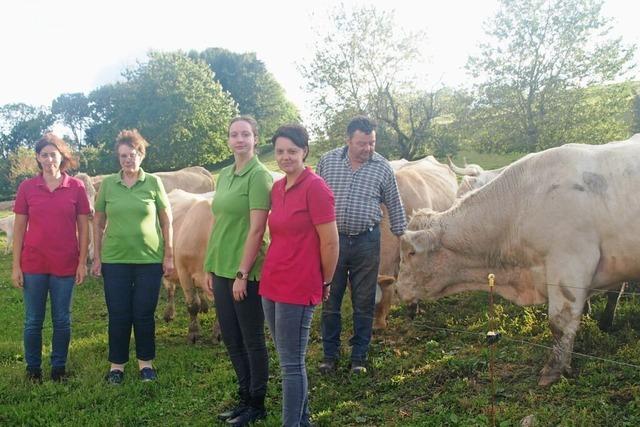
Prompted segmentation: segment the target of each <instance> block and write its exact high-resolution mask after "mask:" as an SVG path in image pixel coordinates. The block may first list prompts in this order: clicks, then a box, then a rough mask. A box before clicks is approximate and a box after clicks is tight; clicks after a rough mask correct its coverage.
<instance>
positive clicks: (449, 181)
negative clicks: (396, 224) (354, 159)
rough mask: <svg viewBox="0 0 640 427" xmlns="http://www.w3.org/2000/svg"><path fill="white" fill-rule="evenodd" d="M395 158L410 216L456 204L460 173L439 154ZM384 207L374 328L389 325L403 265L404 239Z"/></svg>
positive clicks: (406, 211) (402, 194)
mask: <svg viewBox="0 0 640 427" xmlns="http://www.w3.org/2000/svg"><path fill="white" fill-rule="evenodd" d="M394 162H401V163H396V166H397V165H398V164H399V165H400V166H399V167H398V169H396V170H395V176H396V181H397V182H398V192H399V193H400V198H401V199H402V204H403V206H404V210H405V214H406V215H407V217H409V216H410V215H411V214H412V213H413V212H414V211H416V210H418V209H423V208H431V209H433V210H436V211H443V210H445V209H448V208H449V207H450V206H451V205H452V204H453V201H454V200H455V198H456V190H457V188H458V184H457V182H456V176H455V174H453V172H451V170H450V169H449V168H448V167H447V166H446V165H443V164H442V163H440V162H438V160H436V158H435V157H433V156H428V157H425V158H423V159H420V160H416V161H413V162H408V161H407V160H404V159H401V160H394ZM381 208H382V212H383V217H382V221H381V223H380V266H379V268H378V287H377V289H376V303H377V305H376V310H375V319H374V321H373V327H374V329H384V328H386V326H387V320H386V319H387V315H388V314H389V310H390V308H391V303H392V299H393V287H392V285H393V282H394V279H395V277H396V276H397V275H398V268H399V265H400V243H399V241H398V238H397V237H396V236H394V235H393V233H391V230H390V229H389V214H388V213H387V209H386V207H385V206H384V205H381Z"/></svg>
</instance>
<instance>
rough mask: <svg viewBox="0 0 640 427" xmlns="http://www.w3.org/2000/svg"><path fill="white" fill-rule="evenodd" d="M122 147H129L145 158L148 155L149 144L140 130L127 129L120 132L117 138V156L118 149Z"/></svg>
mask: <svg viewBox="0 0 640 427" xmlns="http://www.w3.org/2000/svg"><path fill="white" fill-rule="evenodd" d="M121 145H127V146H129V147H131V148H132V149H134V150H136V151H137V152H138V153H140V154H142V156H144V155H145V154H146V153H147V147H148V146H149V143H148V142H147V140H146V139H144V137H143V136H142V135H140V132H138V129H131V130H129V129H125V130H122V131H120V133H119V134H118V136H117V137H116V145H115V149H116V154H117V153H118V147H120V146H121Z"/></svg>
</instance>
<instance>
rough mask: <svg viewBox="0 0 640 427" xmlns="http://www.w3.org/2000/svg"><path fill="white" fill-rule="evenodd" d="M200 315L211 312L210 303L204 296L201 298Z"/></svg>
mask: <svg viewBox="0 0 640 427" xmlns="http://www.w3.org/2000/svg"><path fill="white" fill-rule="evenodd" d="M199 299H200V313H208V312H209V302H208V301H207V299H206V298H204V297H203V296H200V298H199Z"/></svg>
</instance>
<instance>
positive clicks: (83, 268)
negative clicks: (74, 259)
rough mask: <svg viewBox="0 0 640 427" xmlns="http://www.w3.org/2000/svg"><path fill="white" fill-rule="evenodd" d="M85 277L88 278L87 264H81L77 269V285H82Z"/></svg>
mask: <svg viewBox="0 0 640 427" xmlns="http://www.w3.org/2000/svg"><path fill="white" fill-rule="evenodd" d="M85 277H87V264H86V263H84V262H81V263H79V264H78V268H76V285H81V284H82V282H84V278H85Z"/></svg>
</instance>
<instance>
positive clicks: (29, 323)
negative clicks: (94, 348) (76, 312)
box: [23, 273, 75, 369]
mask: <svg viewBox="0 0 640 427" xmlns="http://www.w3.org/2000/svg"><path fill="white" fill-rule="evenodd" d="M74 283H75V277H74V276H64V277H60V276H53V275H50V274H28V273H25V274H24V287H23V295H24V353H25V357H24V358H25V360H26V362H27V369H38V368H40V366H41V364H42V324H43V323H44V315H45V312H46V308H47V294H51V323H52V324H53V337H52V339H51V366H52V367H55V368H63V367H64V366H65V365H66V363H67V354H68V353H69V341H70V340H71V297H72V296H73V288H74Z"/></svg>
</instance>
